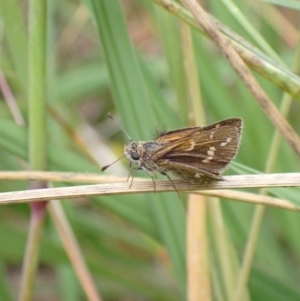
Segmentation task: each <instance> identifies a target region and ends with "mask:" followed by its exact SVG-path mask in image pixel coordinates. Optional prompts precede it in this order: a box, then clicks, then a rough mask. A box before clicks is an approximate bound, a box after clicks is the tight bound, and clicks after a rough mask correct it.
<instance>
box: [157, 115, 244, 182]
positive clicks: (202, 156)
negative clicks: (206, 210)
mask: <svg viewBox="0 0 300 301" xmlns="http://www.w3.org/2000/svg"><path fill="white" fill-rule="evenodd" d="M241 129H242V121H241V119H238V118H233V119H228V120H223V121H221V122H219V123H215V124H213V125H209V126H207V127H203V128H199V127H198V128H190V129H186V130H187V131H188V133H187V135H186V136H184V135H183V133H184V129H181V130H177V131H173V132H170V133H169V134H168V133H167V134H166V135H165V136H168V135H170V137H172V138H174V137H175V135H178V133H179V134H180V136H181V137H182V138H180V139H178V140H175V139H174V140H173V142H171V143H169V144H166V146H164V147H163V148H161V149H160V150H158V151H157V152H155V153H154V154H153V160H154V161H155V162H156V163H157V165H159V166H161V167H163V168H165V169H166V170H169V171H172V172H174V173H177V174H178V175H179V176H181V177H184V178H194V177H197V176H198V175H201V174H204V175H207V176H210V177H212V178H218V177H219V176H220V174H221V173H222V172H223V171H224V169H225V168H226V166H227V165H228V164H229V162H230V161H231V160H232V159H233V158H234V157H235V155H236V153H237V150H238V147H239V144H240V137H241ZM174 170H175V171H174ZM179 170H180V172H178V171H179ZM176 171H177V172H176Z"/></svg>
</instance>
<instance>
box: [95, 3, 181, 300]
mask: <svg viewBox="0 0 300 301" xmlns="http://www.w3.org/2000/svg"><path fill="white" fill-rule="evenodd" d="M91 3H92V5H91V7H92V14H93V16H94V20H95V22H96V26H97V29H98V31H99V36H100V39H101V42H102V46H103V49H104V53H105V58H106V63H107V67H108V70H109V74H110V79H111V87H112V91H113V95H114V101H115V104H116V107H117V109H118V112H119V113H120V116H121V117H122V123H123V125H124V127H125V128H126V130H127V131H128V132H129V134H130V135H131V136H134V137H138V138H139V139H142V138H145V137H146V133H149V129H153V128H155V126H156V117H155V115H154V110H153V108H152V107H151V106H152V104H151V103H150V98H149V92H148V91H147V88H148V87H147V82H146V81H145V79H144V77H143V74H142V72H141V67H140V66H139V64H138V59H137V56H136V53H135V50H134V48H133V46H132V44H131V42H130V41H129V38H128V32H127V31H126V24H125V20H124V16H123V13H122V10H121V7H120V3H119V2H118V1H113V2H112V1H108V0H105V1H96V0H95V1H91ZM172 198H177V196H176V194H173V195H166V196H165V197H164V198H163V197H162V196H159V195H156V196H154V197H153V198H152V197H147V201H148V202H149V203H148V206H149V207H148V210H149V214H152V215H153V222H154V223H155V224H156V227H157V231H158V233H160V235H161V239H162V241H163V243H164V245H165V246H166V248H167V250H168V252H169V255H170V258H171V261H172V264H173V268H174V271H175V275H176V277H177V280H178V283H179V287H180V288H181V291H182V293H183V294H185V282H186V281H185V278H186V277H185V274H186V273H185V217H184V210H183V205H182V203H181V202H180V200H178V199H177V200H176V199H175V200H172ZM128 206H131V202H130V201H129V202H128Z"/></svg>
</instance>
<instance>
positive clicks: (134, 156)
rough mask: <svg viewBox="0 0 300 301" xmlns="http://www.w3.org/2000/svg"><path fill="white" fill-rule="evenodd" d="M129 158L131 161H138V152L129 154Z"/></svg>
mask: <svg viewBox="0 0 300 301" xmlns="http://www.w3.org/2000/svg"><path fill="white" fill-rule="evenodd" d="M131 158H132V159H133V160H139V159H140V154H139V153H138V152H132V153H131Z"/></svg>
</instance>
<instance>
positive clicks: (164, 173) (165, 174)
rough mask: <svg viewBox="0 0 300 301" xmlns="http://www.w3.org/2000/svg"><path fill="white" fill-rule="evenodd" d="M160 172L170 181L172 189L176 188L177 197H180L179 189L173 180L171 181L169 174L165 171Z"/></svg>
mask: <svg viewBox="0 0 300 301" xmlns="http://www.w3.org/2000/svg"><path fill="white" fill-rule="evenodd" d="M161 174H162V175H164V176H166V177H167V178H168V179H169V181H170V182H171V183H172V185H173V187H174V189H175V190H176V192H177V194H178V197H179V199H181V197H180V194H179V191H178V190H177V188H176V186H175V184H174V182H173V181H172V179H171V178H170V177H169V175H168V174H167V173H166V172H161Z"/></svg>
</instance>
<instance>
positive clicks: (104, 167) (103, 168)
mask: <svg viewBox="0 0 300 301" xmlns="http://www.w3.org/2000/svg"><path fill="white" fill-rule="evenodd" d="M124 157H125V155H123V156H122V157H120V158H119V159H117V160H116V161H114V162H112V163H110V164H108V165H105V166H103V167H102V168H101V171H104V170H106V169H107V168H108V167H110V166H111V165H113V164H115V163H116V162H118V161H120V160H121V159H122V158H124Z"/></svg>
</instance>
